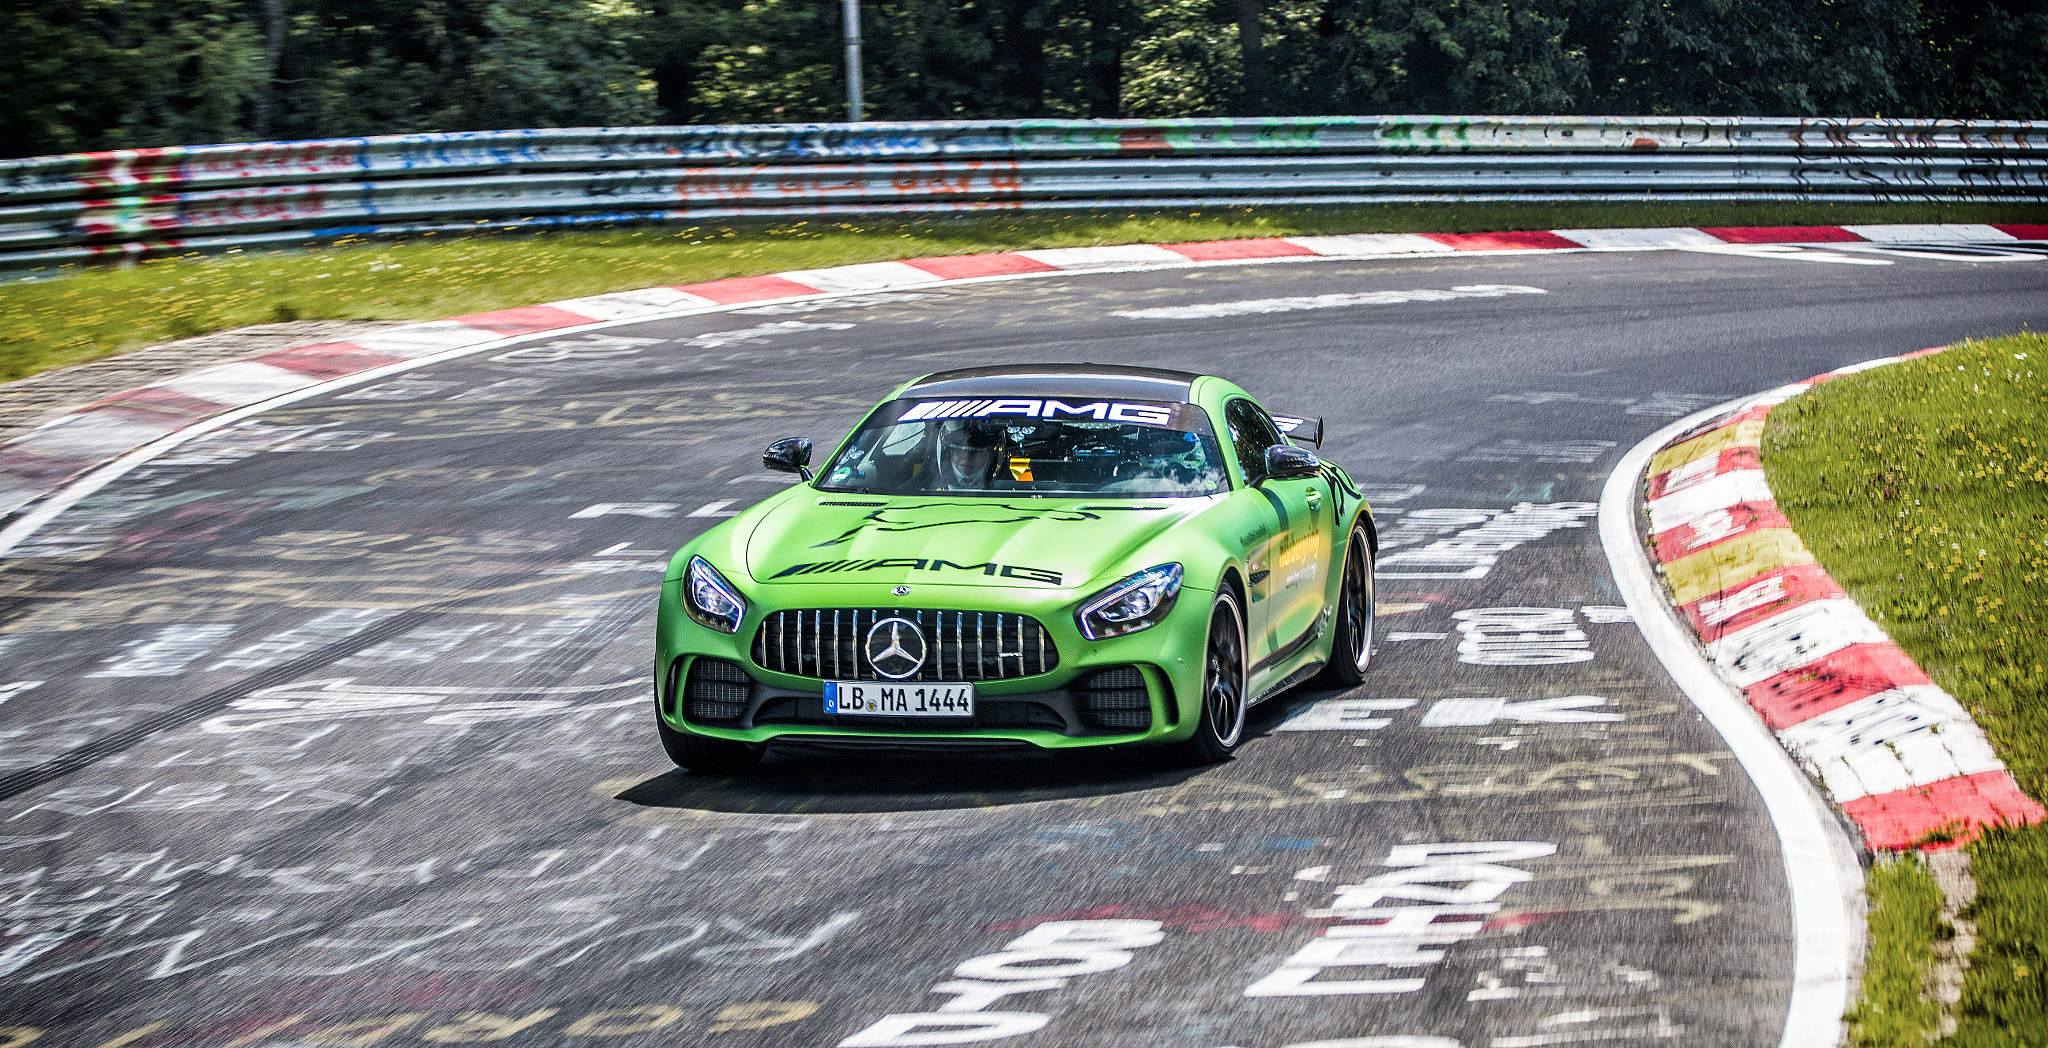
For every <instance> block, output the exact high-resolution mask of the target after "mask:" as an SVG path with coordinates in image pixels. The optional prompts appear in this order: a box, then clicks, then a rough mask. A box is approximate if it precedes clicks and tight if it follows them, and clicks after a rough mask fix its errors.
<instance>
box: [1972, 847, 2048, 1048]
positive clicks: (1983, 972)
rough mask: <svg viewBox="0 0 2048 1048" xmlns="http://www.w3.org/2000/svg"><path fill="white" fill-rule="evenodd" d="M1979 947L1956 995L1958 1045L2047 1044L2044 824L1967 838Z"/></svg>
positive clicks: (2013, 1047) (2008, 1047)
mask: <svg viewBox="0 0 2048 1048" xmlns="http://www.w3.org/2000/svg"><path fill="white" fill-rule="evenodd" d="M1970 867H1971V873H1972V874H1973V875H1974V876H1975V877H1976V878H1977V901H1975V902H1973V903H1971V904H1970V906H1969V909H1968V910H1966V911H1965V912H1964V916H1967V917H1969V918H1970V919H1971V920H1974V921H1976V922H1977V948H1976V949H1975V950H1974V951H1972V952H1971V954H1970V970H1969V973H1968V974H1967V975H1966V976H1965V977H1964V979H1963V999H1962V1000H1961V1001H1959V1002H1957V1007H1956V1018H1957V1020H1958V1023H1959V1026H1958V1028H1957V1030H1956V1032H1955V1034H1954V1036H1952V1037H1950V1038H1949V1042H1948V1043H1950V1044H1952V1045H1955V1046H1957V1048H2042V1046H2044V1045H2048V830H2044V829H2043V828H2041V827H2038V826H2034V827H2028V828H2026V829H2023V830H2014V829H1994V830H1992V831H1990V832H1989V833H1986V834H1985V835H1984V836H1983V837H1982V838H1980V839H1979V840H1978V841H1977V842H1976V843H1974V844H1972V845H1970Z"/></svg>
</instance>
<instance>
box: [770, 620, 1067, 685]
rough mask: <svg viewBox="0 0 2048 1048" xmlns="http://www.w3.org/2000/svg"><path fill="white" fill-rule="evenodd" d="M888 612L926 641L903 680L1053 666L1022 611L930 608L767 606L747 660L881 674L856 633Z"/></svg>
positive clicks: (804, 672) (995, 675)
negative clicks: (920, 660) (919, 665)
mask: <svg viewBox="0 0 2048 1048" xmlns="http://www.w3.org/2000/svg"><path fill="white" fill-rule="evenodd" d="M892 616H894V617H898V618H905V619H909V620H911V621H912V622H914V623H916V624H917V625H918V628H919V629H921V630H922V631H924V635H925V641H926V644H927V654H926V657H925V665H924V668H923V669H922V670H920V671H919V672H918V673H917V674H916V675H914V676H911V677H908V678H905V679H906V680H910V681H933V680H968V681H995V680H1015V679H1017V678H1020V677H1032V676H1036V675H1038V674H1041V673H1048V672H1051V671H1052V670H1054V669H1056V668H1057V667H1058V666H1059V650H1058V648H1057V647H1055V646H1054V645H1053V643H1052V640H1051V638H1049V637H1047V636H1046V630H1045V627H1044V625H1043V624H1041V623H1040V622H1039V621H1038V620H1036V619H1034V618H1031V617H1030V616H1028V615H1017V614H1010V613H1007V612H984V611H975V612H968V611H955V610H951V609H936V608H925V609H906V608H895V609H892V608H830V609H827V608H804V609H801V610H791V611H778V612H774V613H772V614H770V615H768V616H766V617H765V618H763V619H762V621H761V625H760V626H759V627H758V629H757V631H756V632H755V634H754V643H753V645H752V652H753V656H754V661H755V663H756V664H758V665H759V666H760V667H761V668H762V669H765V670H768V671H770V672H772V673H786V674H789V675H791V676H797V677H810V678H813V679H825V678H827V677H829V678H831V679H834V680H881V679H882V678H881V676H880V675H879V674H877V673H875V671H874V669H873V667H870V666H869V665H868V660H867V654H866V652H865V650H864V649H863V647H862V641H863V640H864V638H865V637H866V636H867V632H868V631H869V630H870V629H873V628H874V625H875V623H877V622H880V621H881V620H883V619H885V618H890V617H892ZM990 645H994V646H993V647H991V646H990ZM828 649H829V651H830V654H829V655H827V650H828ZM970 651H971V654H970ZM1005 653H1007V654H1005ZM949 656H950V657H949Z"/></svg>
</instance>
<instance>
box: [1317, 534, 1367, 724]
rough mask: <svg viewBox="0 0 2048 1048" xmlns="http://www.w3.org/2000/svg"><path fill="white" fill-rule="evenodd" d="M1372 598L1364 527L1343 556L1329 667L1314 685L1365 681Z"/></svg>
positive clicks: (1345, 685)
mask: <svg viewBox="0 0 2048 1048" xmlns="http://www.w3.org/2000/svg"><path fill="white" fill-rule="evenodd" d="M1375 596H1376V594H1375V593H1374V590H1373V557H1372V544H1371V543H1369V542H1367V541H1366V538H1365V529H1364V528H1354V529H1352V531H1351V542H1350V545H1349V546H1348V547H1347V549H1346V553H1345V556H1344V584H1343V586H1342V587H1340V588H1339V590H1338V594H1337V607H1336V619H1337V629H1336V634H1337V636H1336V638H1335V639H1334V640H1332V641H1331V642H1330V661H1329V664H1328V665H1326V666H1324V667H1323V672H1322V677H1321V679H1320V680H1318V681H1317V682H1316V683H1318V684H1322V685H1324V686H1327V687H1331V688H1355V687H1357V686H1358V685H1359V682H1361V681H1363V680H1364V679H1365V670H1366V667H1367V666H1368V665H1370V664H1371V663H1372V632H1373V630H1372V628H1373V612H1374V607H1373V601H1374V598H1375Z"/></svg>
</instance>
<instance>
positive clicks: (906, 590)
mask: <svg viewBox="0 0 2048 1048" xmlns="http://www.w3.org/2000/svg"><path fill="white" fill-rule="evenodd" d="M889 592H891V593H894V594H896V595H897V596H899V597H908V596H910V587H909V586H898V587H896V588H895V589H893V590H890V591H889Z"/></svg>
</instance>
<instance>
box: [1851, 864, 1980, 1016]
mask: <svg viewBox="0 0 2048 1048" xmlns="http://www.w3.org/2000/svg"><path fill="white" fill-rule="evenodd" d="M1867 890H1868V892H1869V894H1870V953H1869V954H1868V955H1867V956H1866V957H1865V958H1864V963H1863V995H1862V999H1861V1000H1859V1001H1857V1002H1856V1007H1855V1008H1853V1009H1851V1010H1850V1012H1849V1016H1848V1019H1849V1044H1850V1045H1852V1046H1853V1048H1903V1046H1909V1045H1921V1044H1925V1043H1926V1042H1927V1041H1929V1040H1931V1039H1932V1038H1933V1034H1934V1032H1935V1030H1936V1029H1937V1028H1938V1026H1939V1023H1940V1021H1941V1007H1940V1006H1939V1005H1937V1004H1935V1003H1934V1002H1933V1001H1931V1000H1928V999H1927V998H1925V997H1923V996H1921V992H1922V988H1923V986H1924V979H1925V977H1926V973H1927V969H1928V967H1929V966H1930V965H1932V964H1933V963H1934V943H1935V940H1936V939H1938V938H1941V937H1942V936H1943V935H1944V934H1954V933H1953V931H1952V930H1951V929H1949V928H1948V927H1947V925H1946V924H1945V923H1944V922H1943V921H1942V919H1941V889H1940V888H1939V887H1938V886H1936V885H1935V883H1934V877H1933V875H1932V874H1930V873H1928V872H1927V866H1926V864H1924V863H1922V862H1921V861H1920V856H1919V855H1918V854H1907V855H1900V856H1887V857H1883V858H1880V859H1879V861H1878V863H1877V864H1876V865H1875V866H1872V867H1871V868H1870V878H1869V882H1868V884H1867Z"/></svg>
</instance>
